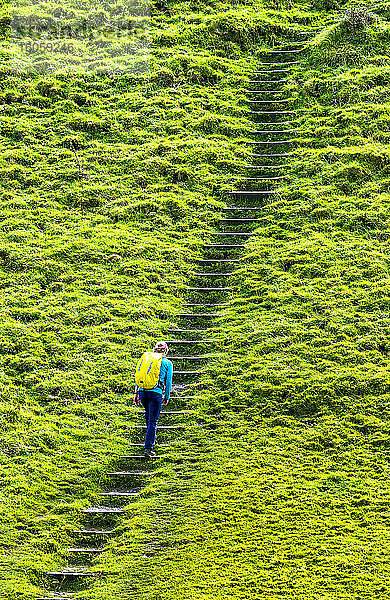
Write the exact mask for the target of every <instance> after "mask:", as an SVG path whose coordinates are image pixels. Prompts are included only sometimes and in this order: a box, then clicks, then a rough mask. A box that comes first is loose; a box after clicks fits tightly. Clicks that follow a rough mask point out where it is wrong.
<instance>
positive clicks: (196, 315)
mask: <svg viewBox="0 0 390 600" xmlns="http://www.w3.org/2000/svg"><path fill="white" fill-rule="evenodd" d="M203 262H214V261H203ZM218 262H221V261H218ZM228 262H230V261H228ZM194 275H195V273H194ZM220 316H221V315H220V313H178V314H177V315H176V317H185V318H186V319H198V318H202V319H212V318H214V317H220ZM170 358H173V357H172V356H171V357H170ZM178 358H188V357H181V356H179V357H178Z"/></svg>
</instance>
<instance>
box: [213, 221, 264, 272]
mask: <svg viewBox="0 0 390 600" xmlns="http://www.w3.org/2000/svg"><path fill="white" fill-rule="evenodd" d="M262 220H263V219H242V218H241V219H218V222H219V223H257V222H259V221H262ZM228 275H233V273H228Z"/></svg>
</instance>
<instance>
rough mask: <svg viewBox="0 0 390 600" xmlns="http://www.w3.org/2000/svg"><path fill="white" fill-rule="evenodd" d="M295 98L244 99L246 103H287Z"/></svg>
mask: <svg viewBox="0 0 390 600" xmlns="http://www.w3.org/2000/svg"><path fill="white" fill-rule="evenodd" d="M294 100H295V98H281V99H275V100H246V102H247V103H248V104H288V103H289V102H294Z"/></svg>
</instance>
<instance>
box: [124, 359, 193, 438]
mask: <svg viewBox="0 0 390 600" xmlns="http://www.w3.org/2000/svg"><path fill="white" fill-rule="evenodd" d="M183 372H184V371H183ZM197 372H198V371H191V373H197ZM177 373H180V371H175V374H177ZM131 427H132V428H133V429H147V425H146V424H145V425H132V426H131ZM186 427H188V425H185V424H184V423H180V424H179V425H159V426H158V428H159V429H160V430H163V431H167V430H171V429H185V428H186Z"/></svg>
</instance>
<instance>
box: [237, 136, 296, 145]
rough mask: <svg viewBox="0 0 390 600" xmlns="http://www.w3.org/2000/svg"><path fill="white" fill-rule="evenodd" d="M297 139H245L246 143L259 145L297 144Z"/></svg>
mask: <svg viewBox="0 0 390 600" xmlns="http://www.w3.org/2000/svg"><path fill="white" fill-rule="evenodd" d="M297 141H298V140H297V139H296V138H294V139H292V140H253V141H249V140H245V144H257V145H261V144H262V145H272V144H274V145H277V146H278V145H279V146H280V145H281V144H296V143H297Z"/></svg>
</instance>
